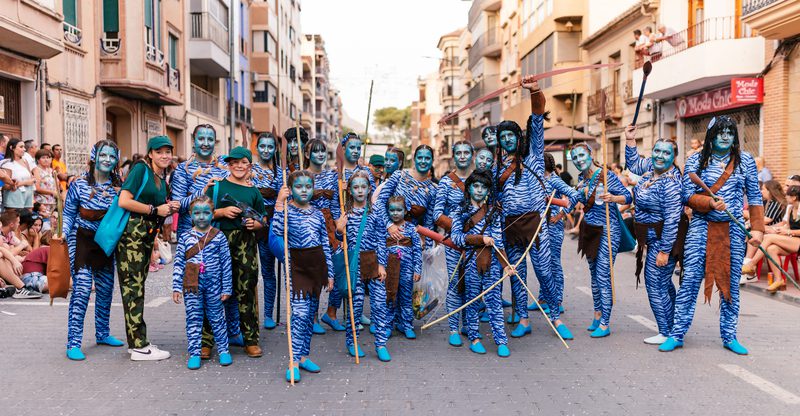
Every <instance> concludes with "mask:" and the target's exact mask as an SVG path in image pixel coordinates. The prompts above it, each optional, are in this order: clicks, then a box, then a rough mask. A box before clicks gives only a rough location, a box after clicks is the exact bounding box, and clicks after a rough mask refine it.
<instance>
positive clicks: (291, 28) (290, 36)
mask: <svg viewBox="0 0 800 416" xmlns="http://www.w3.org/2000/svg"><path fill="white" fill-rule="evenodd" d="M289 41H290V42H294V28H293V27H291V26H289Z"/></svg>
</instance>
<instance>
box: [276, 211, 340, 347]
mask: <svg viewBox="0 0 800 416" xmlns="http://www.w3.org/2000/svg"><path fill="white" fill-rule="evenodd" d="M286 209H288V210H289V249H295V248H310V247H318V246H321V247H322V250H323V251H324V253H325V261H326V264H327V267H328V279H333V272H334V269H333V260H332V258H331V249H330V244H329V243H328V233H327V231H326V229H325V218H324V217H323V216H322V212H320V211H319V210H318V209H316V208H313V207H309V208H306V209H300V208H297V207H295V206H294V205H292V204H287V206H286ZM283 215H284V214H283V211H275V215H274V216H273V217H272V233H274V234H275V235H277V236H279V237H281V238H283V226H284V222H283ZM289 272H290V273H292V271H291V269H290V270H289ZM290 282H291V280H290ZM291 305H292V315H291V316H292V318H291V319H292V323H291V324H292V353H293V359H294V361H296V362H297V361H300V359H301V358H302V357H305V356H308V354H309V353H310V351H311V328H312V326H313V325H314V311H316V310H317V309H318V308H319V297H316V296H311V295H310V294H304V295H303V296H296V295H294V294H293V295H292V299H291Z"/></svg>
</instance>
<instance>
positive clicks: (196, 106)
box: [191, 84, 219, 118]
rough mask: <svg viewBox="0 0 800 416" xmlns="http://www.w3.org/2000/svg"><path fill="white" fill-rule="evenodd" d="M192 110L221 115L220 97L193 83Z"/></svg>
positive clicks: (210, 114)
mask: <svg viewBox="0 0 800 416" xmlns="http://www.w3.org/2000/svg"><path fill="white" fill-rule="evenodd" d="M191 89H192V110H195V111H199V112H201V113H203V114H207V115H209V116H211V117H214V118H218V117H219V97H217V96H216V95H214V94H212V93H210V92H208V91H206V90H204V89H202V88H200V87H198V86H197V85H194V84H192V87H191Z"/></svg>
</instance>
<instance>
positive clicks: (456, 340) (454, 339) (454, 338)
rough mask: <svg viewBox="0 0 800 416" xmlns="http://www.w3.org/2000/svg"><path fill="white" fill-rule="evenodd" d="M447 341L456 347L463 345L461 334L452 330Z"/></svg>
mask: <svg viewBox="0 0 800 416" xmlns="http://www.w3.org/2000/svg"><path fill="white" fill-rule="evenodd" d="M447 342H449V343H450V345H452V346H454V347H460V346H461V345H462V343H461V335H459V334H458V332H451V333H450V338H449V339H448V340H447Z"/></svg>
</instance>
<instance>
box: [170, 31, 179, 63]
mask: <svg viewBox="0 0 800 416" xmlns="http://www.w3.org/2000/svg"><path fill="white" fill-rule="evenodd" d="M178 45H179V44H178V38H177V37H176V36H175V35H173V34H172V33H170V34H169V66H170V68H178Z"/></svg>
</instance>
